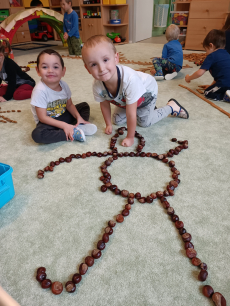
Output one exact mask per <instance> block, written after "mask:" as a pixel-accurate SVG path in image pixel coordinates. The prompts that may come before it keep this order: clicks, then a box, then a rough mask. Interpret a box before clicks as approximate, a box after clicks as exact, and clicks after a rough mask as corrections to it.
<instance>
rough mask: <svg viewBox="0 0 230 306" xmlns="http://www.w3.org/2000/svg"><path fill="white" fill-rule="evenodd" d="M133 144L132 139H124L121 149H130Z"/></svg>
mask: <svg viewBox="0 0 230 306" xmlns="http://www.w3.org/2000/svg"><path fill="white" fill-rule="evenodd" d="M133 144H134V137H133V138H128V137H126V138H125V139H124V140H123V141H122V143H121V145H122V146H123V147H131V146H132V145H133Z"/></svg>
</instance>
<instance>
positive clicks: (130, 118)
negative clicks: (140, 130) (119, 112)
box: [121, 102, 137, 147]
mask: <svg viewBox="0 0 230 306" xmlns="http://www.w3.org/2000/svg"><path fill="white" fill-rule="evenodd" d="M126 118H127V129H128V133H127V137H126V138H125V139H124V140H123V141H122V143H121V144H122V146H124V147H131V146H132V145H133V144H134V135H135V130H136V124H137V102H135V103H133V104H128V105H126Z"/></svg>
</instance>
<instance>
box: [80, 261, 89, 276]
mask: <svg viewBox="0 0 230 306" xmlns="http://www.w3.org/2000/svg"><path fill="white" fill-rule="evenodd" d="M87 270H88V266H87V264H85V263H81V264H80V267H79V273H80V274H81V275H84V274H85V273H86V272H87Z"/></svg>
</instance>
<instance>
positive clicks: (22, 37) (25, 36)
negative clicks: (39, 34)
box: [10, 7, 31, 44]
mask: <svg viewBox="0 0 230 306" xmlns="http://www.w3.org/2000/svg"><path fill="white" fill-rule="evenodd" d="M24 10H25V8H24V7H11V8H10V15H11V14H15V13H17V12H19V11H24ZM28 41H31V36H30V30H29V25H28V22H25V23H23V24H22V25H21V26H20V27H19V28H18V30H17V32H16V33H15V35H14V37H13V40H12V44H17V43H23V42H28Z"/></svg>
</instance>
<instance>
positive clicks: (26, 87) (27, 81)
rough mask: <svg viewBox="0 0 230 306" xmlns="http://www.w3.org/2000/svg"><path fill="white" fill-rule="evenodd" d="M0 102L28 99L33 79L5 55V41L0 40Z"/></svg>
mask: <svg viewBox="0 0 230 306" xmlns="http://www.w3.org/2000/svg"><path fill="white" fill-rule="evenodd" d="M2 81H4V82H5V83H6V85H0V102H5V101H8V100H10V99H12V98H14V99H15V100H25V99H30V98H31V94H32V90H33V88H34V86H35V81H34V80H33V79H32V78H31V77H30V76H29V75H28V74H27V73H26V72H23V71H22V69H21V68H20V67H19V66H18V65H17V64H16V63H15V62H14V61H13V60H12V59H10V58H8V57H6V56H5V43H4V42H3V40H0V84H1V83H2Z"/></svg>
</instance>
